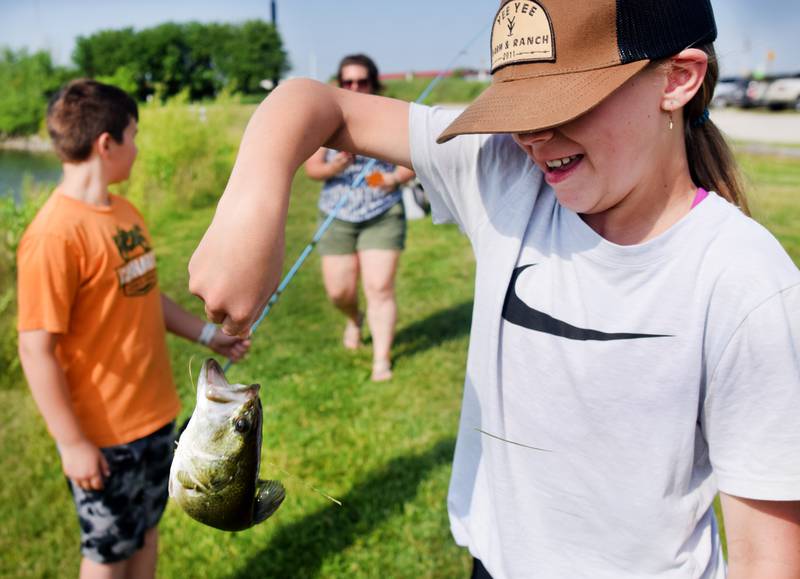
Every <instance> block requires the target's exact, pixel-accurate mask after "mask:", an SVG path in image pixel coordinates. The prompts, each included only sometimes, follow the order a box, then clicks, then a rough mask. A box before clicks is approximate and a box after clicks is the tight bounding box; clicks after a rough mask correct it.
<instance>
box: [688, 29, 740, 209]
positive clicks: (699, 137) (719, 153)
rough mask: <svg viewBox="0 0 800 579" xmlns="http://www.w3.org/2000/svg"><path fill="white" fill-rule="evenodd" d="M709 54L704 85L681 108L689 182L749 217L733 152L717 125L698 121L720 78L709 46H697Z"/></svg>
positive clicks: (713, 53) (702, 115)
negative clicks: (718, 195)
mask: <svg viewBox="0 0 800 579" xmlns="http://www.w3.org/2000/svg"><path fill="white" fill-rule="evenodd" d="M698 48H699V49H700V50H702V51H703V52H705V53H706V54H707V55H708V68H707V69H706V76H705V78H704V79H703V85H702V86H701V87H700V90H698V91H697V94H695V95H694V97H693V98H692V100H691V101H689V102H688V103H687V105H686V106H685V107H683V121H684V142H685V143H686V157H687V159H688V161H689V171H690V172H691V175H692V180H693V181H694V182H695V183H696V184H697V185H699V186H700V187H703V188H704V189H708V190H709V191H712V190H713V191H716V192H717V193H719V194H720V195H721V196H722V197H724V198H725V199H727V200H728V201H730V202H731V203H733V204H734V205H736V206H737V207H739V208H740V209H741V210H742V212H744V213H745V214H746V215H749V214H750V210H749V208H748V206H747V199H746V198H745V195H744V189H743V187H742V183H741V176H740V174H739V169H738V168H737V165H736V160H735V159H734V156H733V153H732V152H731V149H730V147H729V146H728V143H727V142H726V141H725V138H724V137H723V136H722V133H720V131H719V129H718V128H717V126H716V125H715V124H714V123H713V122H712V121H711V119H710V118H708V117H707V116H706V117H705V121H704V122H701V119H703V118H704V115H707V112H706V111H707V109H708V107H709V106H710V103H711V98H712V97H713V96H714V88H715V87H716V85H717V79H718V78H719V63H718V62H717V55H716V52H715V51H714V46H713V45H712V44H707V45H705V46H699V47H698Z"/></svg>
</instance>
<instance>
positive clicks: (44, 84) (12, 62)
mask: <svg viewBox="0 0 800 579" xmlns="http://www.w3.org/2000/svg"><path fill="white" fill-rule="evenodd" d="M70 76H71V73H70V71H68V70H67V69H64V68H62V67H57V66H54V65H53V61H52V59H51V58H50V54H49V53H47V52H44V51H39V52H35V53H33V54H29V53H28V52H27V51H26V50H20V51H13V50H10V49H3V50H2V51H1V52H0V86H2V87H3V90H2V91H0V135H25V134H31V133H35V132H36V131H37V130H38V129H39V126H40V124H41V122H42V119H43V118H44V114H45V110H46V108H47V99H48V98H49V97H50V95H52V94H53V93H54V92H55V91H57V90H58V88H59V87H60V86H61V84H62V83H63V82H65V81H66V80H67V79H68V78H69V77H70Z"/></svg>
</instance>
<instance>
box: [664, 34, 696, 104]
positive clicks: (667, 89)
mask: <svg viewBox="0 0 800 579" xmlns="http://www.w3.org/2000/svg"><path fill="white" fill-rule="evenodd" d="M664 67H665V68H666V78H665V85H664V94H663V95H662V98H661V108H662V110H664V111H667V112H671V111H675V110H678V109H680V108H683V107H684V106H685V105H686V104H687V103H688V102H689V101H690V100H692V97H694V95H695V94H696V93H697V91H698V90H700V87H701V86H703V79H705V76H706V68H708V55H707V54H706V53H705V52H703V51H702V50H699V49H697V48H687V49H686V50H683V51H681V52H679V53H678V54H676V55H675V56H673V57H672V58H670V59H668V60H667V61H666V62H665V63H664Z"/></svg>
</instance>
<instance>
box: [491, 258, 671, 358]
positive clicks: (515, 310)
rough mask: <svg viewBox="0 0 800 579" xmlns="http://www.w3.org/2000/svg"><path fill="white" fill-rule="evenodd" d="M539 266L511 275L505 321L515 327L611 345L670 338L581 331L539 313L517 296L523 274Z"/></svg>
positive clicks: (504, 305) (667, 336) (654, 335)
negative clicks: (629, 341)
mask: <svg viewBox="0 0 800 579" xmlns="http://www.w3.org/2000/svg"><path fill="white" fill-rule="evenodd" d="M534 265H536V264H535V263H531V264H528V265H523V266H521V267H518V268H516V269H515V270H514V274H513V275H512V276H511V281H510V282H509V284H508V291H507V292H506V300H505V303H504V304H503V319H504V320H506V321H507V322H509V323H511V324H514V325H515V326H521V327H523V328H527V329H529V330H534V331H536V332H544V333H545V334H550V335H552V336H558V337H559V338H567V339H568V340H584V341H586V340H596V341H601V342H608V341H611V340H638V339H641V338H670V337H672V336H670V335H668V334H638V333H627V332H623V333H613V334H609V333H607V332H601V331H599V330H590V329H586V328H578V327H576V326H573V325H570V324H568V323H567V322H563V321H561V320H559V319H556V318H554V317H553V316H550V315H548V314H545V313H544V312H540V311H539V310H535V309H533V308H532V307H530V306H528V305H527V304H526V303H525V302H523V301H522V300H521V299H520V298H519V296H518V295H517V291H516V285H517V278H519V276H520V274H521V273H522V272H523V271H525V270H526V269H528V268H529V267H531V266H534Z"/></svg>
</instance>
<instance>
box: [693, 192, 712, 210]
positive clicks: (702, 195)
mask: <svg viewBox="0 0 800 579" xmlns="http://www.w3.org/2000/svg"><path fill="white" fill-rule="evenodd" d="M706 197H708V191H706V190H705V189H703V188H702V187H698V188H697V193H695V194H694V201H692V206H691V208H690V210H691V209H694V208H695V207H697V206H698V205H699V204H700V202H701V201H702V200H703V199H705V198H706Z"/></svg>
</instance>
